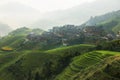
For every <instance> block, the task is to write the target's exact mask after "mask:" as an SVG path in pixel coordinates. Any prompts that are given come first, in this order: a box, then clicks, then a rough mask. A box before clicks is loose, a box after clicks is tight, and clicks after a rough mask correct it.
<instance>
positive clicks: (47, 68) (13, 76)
mask: <svg viewBox="0 0 120 80" xmlns="http://www.w3.org/2000/svg"><path fill="white" fill-rule="evenodd" d="M93 48H94V46H93V45H75V46H70V47H64V48H58V49H53V50H48V51H45V52H40V51H30V52H28V51H27V52H20V53H21V54H20V55H19V56H15V57H14V58H13V59H10V60H9V61H6V62H5V63H4V64H2V65H1V67H0V69H1V70H0V80H8V78H9V80H21V79H22V80H27V79H29V78H31V79H33V80H35V78H36V76H37V74H39V76H38V77H39V78H41V79H42V80H45V79H49V80H50V79H51V80H53V79H52V78H54V75H57V74H59V73H60V72H61V71H62V70H63V69H64V68H65V67H66V66H67V65H68V64H69V63H70V61H71V59H72V58H73V57H74V56H78V55H80V54H82V53H84V52H88V51H91V50H93ZM13 54H14V53H13ZM13 54H11V55H13ZM4 56H5V57H6V55H4ZM8 57H9V56H8ZM4 59H5V58H4V57H3V58H1V60H4ZM30 75H31V76H30Z"/></svg>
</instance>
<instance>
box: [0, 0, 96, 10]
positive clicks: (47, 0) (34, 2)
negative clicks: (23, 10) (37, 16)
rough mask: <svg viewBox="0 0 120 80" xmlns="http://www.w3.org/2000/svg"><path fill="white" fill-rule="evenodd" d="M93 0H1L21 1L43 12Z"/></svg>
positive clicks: (4, 0)
mask: <svg viewBox="0 0 120 80" xmlns="http://www.w3.org/2000/svg"><path fill="white" fill-rule="evenodd" d="M93 1H95V0H0V5H2V4H5V3H10V2H20V3H23V4H25V5H28V6H31V7H33V8H35V9H38V10H40V11H41V12H47V11H54V10H60V9H67V8H71V7H73V6H76V5H80V4H83V3H86V2H93Z"/></svg>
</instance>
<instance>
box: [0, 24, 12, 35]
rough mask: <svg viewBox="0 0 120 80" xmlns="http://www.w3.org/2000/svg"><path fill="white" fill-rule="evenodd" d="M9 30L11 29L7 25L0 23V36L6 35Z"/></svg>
mask: <svg viewBox="0 0 120 80" xmlns="http://www.w3.org/2000/svg"><path fill="white" fill-rule="evenodd" d="M11 30H12V29H11V28H10V26H8V25H7V24H3V23H1V22H0V36H4V35H6V34H7V33H8V32H10V31H11Z"/></svg>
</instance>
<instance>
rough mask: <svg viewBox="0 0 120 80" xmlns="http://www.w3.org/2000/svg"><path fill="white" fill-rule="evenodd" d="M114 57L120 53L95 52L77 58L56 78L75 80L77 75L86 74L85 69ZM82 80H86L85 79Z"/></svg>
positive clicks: (59, 79)
mask: <svg viewBox="0 0 120 80" xmlns="http://www.w3.org/2000/svg"><path fill="white" fill-rule="evenodd" d="M114 55H120V52H111V51H93V52H89V53H86V54H83V55H81V56H78V57H75V58H74V59H73V61H72V62H71V63H70V64H69V66H68V67H67V68H66V69H65V70H64V71H63V72H62V73H61V74H60V75H58V76H57V77H56V80H75V78H76V77H75V76H76V74H78V73H80V72H84V70H85V69H88V68H90V67H92V66H94V65H96V64H99V63H100V62H102V61H104V59H105V58H108V57H110V56H114ZM86 72H87V71H86ZM86 74H87V73H86ZM84 75H85V74H84ZM78 80H79V79H78ZM80 80H85V78H83V79H80Z"/></svg>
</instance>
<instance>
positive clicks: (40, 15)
mask: <svg viewBox="0 0 120 80" xmlns="http://www.w3.org/2000/svg"><path fill="white" fill-rule="evenodd" d="M2 1H6V2H4V4H0V21H1V22H3V23H5V24H8V25H9V26H10V27H11V28H13V29H15V28H18V27H23V26H27V27H31V28H41V29H44V30H47V29H50V28H52V27H53V26H59V25H65V24H75V25H80V24H82V23H84V22H85V21H87V20H88V19H89V18H90V17H91V16H96V15H101V14H104V13H107V12H112V11H116V10H119V9H120V5H119V3H120V0H91V2H90V1H87V0H85V1H86V2H84V3H81V2H82V1H83V0H81V1H80V0H77V1H78V2H80V4H79V5H77V4H78V2H77V4H76V5H74V7H73V6H72V7H70V8H65V9H63V8H61V9H60V7H59V8H58V9H57V10H52V7H55V6H56V5H57V4H58V3H56V5H55V4H54V5H53V6H52V3H53V1H52V2H51V5H48V6H47V4H48V3H47V2H46V8H49V7H50V6H52V7H51V9H50V10H52V11H49V10H48V12H47V11H46V12H41V11H42V9H44V8H42V7H44V6H43V5H44V4H43V5H42V3H43V2H42V1H41V0H40V1H38V0H35V1H33V2H35V3H36V6H37V5H38V4H40V5H39V7H37V8H35V7H34V6H35V5H33V6H30V5H26V4H24V3H22V1H23V0H2ZM2 1H1V3H2ZM16 1H17V2H16ZM26 1H28V2H30V1H29V0H26ZM31 1H32V0H31ZM46 1H47V0H46ZM23 2H25V1H23ZM33 2H31V3H33ZM63 2H64V1H63ZM66 2H67V1H66ZM44 3H45V2H44ZM28 4H29V3H28ZM65 4H66V5H67V4H68V3H64V5H63V6H65ZM59 5H60V4H59ZM61 6H62V2H61ZM33 7H34V8H33ZM38 9H39V10H38ZM40 9H41V10H40ZM43 11H44V10H43Z"/></svg>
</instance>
